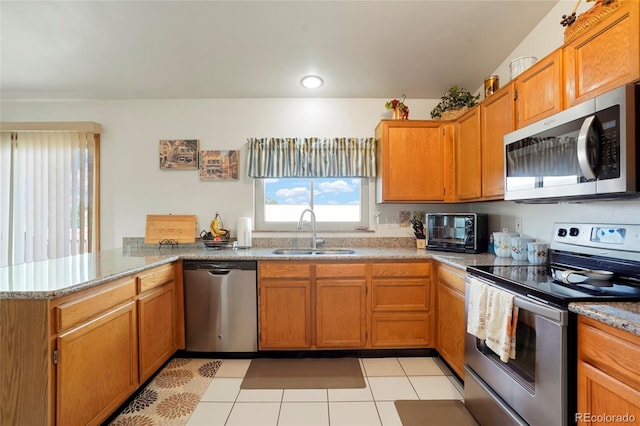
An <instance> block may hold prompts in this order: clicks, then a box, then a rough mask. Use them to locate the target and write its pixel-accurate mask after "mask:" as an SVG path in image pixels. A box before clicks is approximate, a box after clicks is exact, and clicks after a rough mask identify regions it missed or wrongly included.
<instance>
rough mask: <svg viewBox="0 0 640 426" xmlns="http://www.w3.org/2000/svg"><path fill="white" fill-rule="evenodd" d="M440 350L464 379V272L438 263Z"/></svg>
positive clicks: (437, 321) (438, 349)
mask: <svg viewBox="0 0 640 426" xmlns="http://www.w3.org/2000/svg"><path fill="white" fill-rule="evenodd" d="M435 286H436V350H437V351H438V353H439V354H440V355H441V356H442V358H444V359H445V361H447V363H448V364H449V366H451V368H452V369H453V370H454V371H455V372H456V373H457V374H458V375H459V376H460V377H461V378H464V338H465V333H466V322H465V313H464V272H463V271H461V270H459V269H455V268H452V267H450V266H446V265H443V264H441V263H438V264H437V268H436V285H435Z"/></svg>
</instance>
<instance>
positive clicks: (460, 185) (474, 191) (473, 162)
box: [456, 107, 482, 201]
mask: <svg viewBox="0 0 640 426" xmlns="http://www.w3.org/2000/svg"><path fill="white" fill-rule="evenodd" d="M481 161H482V153H481V142H480V108H479V107H475V108H473V109H472V110H471V111H469V112H467V113H465V114H464V115H463V116H462V117H460V119H458V122H457V130H456V192H457V198H458V200H461V201H464V200H477V199H479V198H480V197H481V196H482V170H481V167H482V166H481Z"/></svg>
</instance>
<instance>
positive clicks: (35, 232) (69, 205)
mask: <svg viewBox="0 0 640 426" xmlns="http://www.w3.org/2000/svg"><path fill="white" fill-rule="evenodd" d="M0 130H1V133H0V266H6V265H13V264H20V263H26V262H33V261H39V260H45V259H52V258H56V257H63V256H69V255H74V254H80V253H87V252H92V251H95V250H97V248H98V247H99V242H98V229H99V227H98V222H97V218H98V212H97V206H98V205H99V204H98V199H97V194H99V190H98V173H97V171H98V169H99V167H98V159H99V155H98V154H97V153H98V152H99V143H100V135H99V131H100V125H98V124H96V123H2V124H1V126H0Z"/></svg>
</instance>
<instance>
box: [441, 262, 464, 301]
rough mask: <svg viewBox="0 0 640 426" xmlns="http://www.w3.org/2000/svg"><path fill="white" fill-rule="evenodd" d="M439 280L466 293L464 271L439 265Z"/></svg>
mask: <svg viewBox="0 0 640 426" xmlns="http://www.w3.org/2000/svg"><path fill="white" fill-rule="evenodd" d="M438 281H439V282H440V283H441V284H443V285H446V286H447V287H449V288H451V289H453V290H456V291H457V292H459V293H462V294H463V295H464V272H462V271H460V270H457V269H453V268H450V267H448V266H443V265H438Z"/></svg>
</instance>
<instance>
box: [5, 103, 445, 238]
mask: <svg viewBox="0 0 640 426" xmlns="http://www.w3.org/2000/svg"><path fill="white" fill-rule="evenodd" d="M386 101H387V99H365V100H360V99H222V100H221V99H206V100H195V99H191V100H142V101H141V100H109V101H91V100H88V101H86V100H78V101H4V102H2V104H1V108H2V109H1V110H0V111H1V116H0V121H95V122H98V123H101V124H102V126H103V133H102V137H101V141H102V142H101V241H102V248H103V249H107V248H113V247H120V246H121V245H122V237H141V236H144V230H145V218H146V215H147V214H169V213H172V214H195V215H197V217H198V229H207V228H208V224H209V222H210V221H211V219H213V217H214V215H215V213H216V212H220V214H221V216H222V218H223V220H224V224H225V226H226V227H227V228H229V229H230V230H232V235H235V226H236V218H237V217H239V216H250V217H252V216H253V181H252V179H250V178H247V177H246V148H245V144H246V140H247V138H249V137H290V136H291V137H304V136H318V137H336V136H349V137H371V136H373V135H374V131H375V127H376V125H377V124H378V122H379V120H380V119H381V118H387V115H388V114H389V112H388V111H386V110H385V108H384V103H385V102H386ZM436 103H437V102H436V101H429V100H408V101H407V104H408V105H409V107H410V108H411V118H416V119H418V118H420V119H426V118H427V116H428V112H429V111H430V110H431V109H432V108H433V106H435V104H436ZM161 139H199V140H200V149H202V150H215V149H221V150H236V149H237V150H241V178H240V179H239V180H238V181H201V180H200V179H199V176H198V171H197V170H160V168H159V160H158V143H159V140H161ZM370 187H371V188H372V190H373V188H374V187H375V185H374V184H373V182H372V184H371V185H370ZM372 200H374V198H373V197H372ZM442 208H444V209H445V210H446V208H449V209H451V208H453V207H452V206H445V207H442ZM442 208H441V206H435V207H433V209H435V210H441V209H442ZM376 209H377V210H378V211H380V224H381V225H380V226H378V227H375V229H376V232H375V233H374V234H371V233H367V234H365V235H367V236H372V235H375V236H389V235H393V236H411V235H413V234H412V233H411V232H410V231H409V229H408V228H402V229H398V228H387V226H386V223H387V220H386V219H387V218H388V217H397V216H398V212H399V211H400V210H409V211H422V210H425V209H426V207H425V206H421V205H392V206H388V205H384V206H375V205H373V203H372V206H371V208H370V210H371V212H372V215H373V212H374V211H375V210H376ZM432 211H433V210H432ZM372 222H373V221H372ZM292 231H295V229H292ZM257 235H259V234H257ZM341 235H342V234H341Z"/></svg>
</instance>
